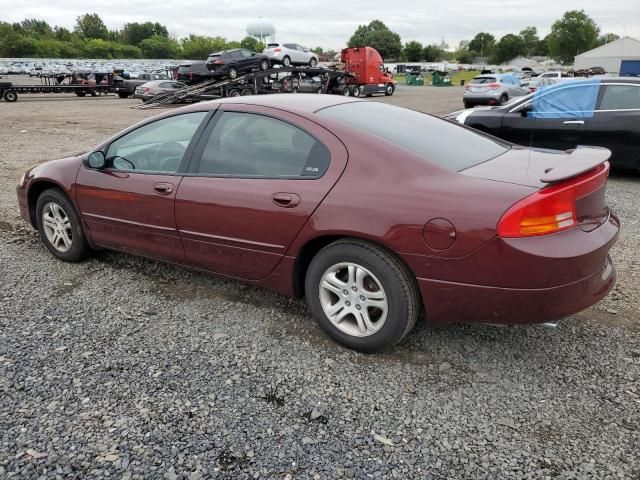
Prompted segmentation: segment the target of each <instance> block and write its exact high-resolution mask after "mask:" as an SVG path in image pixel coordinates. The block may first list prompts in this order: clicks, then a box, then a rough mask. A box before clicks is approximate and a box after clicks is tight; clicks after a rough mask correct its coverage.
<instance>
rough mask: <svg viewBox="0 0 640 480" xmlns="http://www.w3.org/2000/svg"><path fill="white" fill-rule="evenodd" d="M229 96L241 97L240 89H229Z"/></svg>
mask: <svg viewBox="0 0 640 480" xmlns="http://www.w3.org/2000/svg"><path fill="white" fill-rule="evenodd" d="M229 96H230V97H239V96H240V90H238V89H237V88H234V89H233V90H230V91H229Z"/></svg>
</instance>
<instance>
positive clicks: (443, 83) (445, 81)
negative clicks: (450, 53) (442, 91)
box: [431, 72, 451, 87]
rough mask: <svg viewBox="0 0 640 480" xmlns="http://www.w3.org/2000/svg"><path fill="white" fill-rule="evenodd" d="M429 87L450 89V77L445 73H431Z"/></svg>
mask: <svg viewBox="0 0 640 480" xmlns="http://www.w3.org/2000/svg"><path fill="white" fill-rule="evenodd" d="M431 85H433V86H434V87H450V86H451V77H450V76H449V74H448V73H445V72H433V75H432V81H431Z"/></svg>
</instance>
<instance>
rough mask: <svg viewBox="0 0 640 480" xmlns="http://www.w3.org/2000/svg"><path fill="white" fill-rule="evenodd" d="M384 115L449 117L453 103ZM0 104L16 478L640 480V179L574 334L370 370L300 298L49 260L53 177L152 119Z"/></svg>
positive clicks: (537, 335) (433, 92)
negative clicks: (51, 166) (44, 168)
mask: <svg viewBox="0 0 640 480" xmlns="http://www.w3.org/2000/svg"><path fill="white" fill-rule="evenodd" d="M384 101H391V102H393V103H398V104H402V105H404V106H409V107H412V108H416V109H420V110H425V111H430V112H433V113H445V112H447V111H451V110H454V109H457V108H459V104H460V91H459V89H457V88H453V87H452V88H441V89H438V88H433V87H431V88H429V87H424V88H414V89H411V88H400V89H399V90H398V91H397V92H396V95H394V96H393V97H391V98H390V99H388V98H387V99H384ZM134 103H135V102H134V101H133V100H121V99H118V98H115V97H113V96H107V97H100V98H86V99H77V98H75V97H74V98H72V97H54V96H47V97H39V96H33V97H28V96H24V97H21V98H20V100H19V101H18V102H17V103H15V104H6V103H4V102H2V103H0V115H2V128H1V129H0V145H2V146H3V148H2V149H1V150H0V167H2V168H0V186H1V187H2V188H0V214H1V215H2V220H1V221H0V242H2V248H1V249H0V271H1V272H2V274H1V275H0V292H1V293H0V398H1V399H2V400H1V401H0V478H20V479H22V478H104V477H109V478H124V479H127V478H161V479H162V478H164V479H178V478H181V479H199V478H234V479H236V478H245V479H250V478H275V479H303V478H304V479H306V478H310V479H313V478H320V479H334V478H419V479H434V480H439V479H458V478H468V479H482V478H486V479H499V478H518V479H521V478H530V479H536V480H537V479H544V478H594V479H607V478H616V479H617V478H627V479H638V478H640V456H639V455H638V451H640V385H639V382H638V378H639V375H640V328H638V327H639V325H640V318H639V317H640V310H639V307H638V302H639V300H640V287H639V285H640V282H639V281H638V277H639V271H640V261H638V259H637V256H636V252H637V249H638V244H639V239H640V221H639V217H638V208H637V205H638V203H637V202H638V198H640V176H638V175H636V174H624V175H623V174H614V175H612V178H611V180H610V185H609V197H610V203H611V205H612V206H613V208H614V209H615V210H616V212H617V213H618V214H619V216H620V217H621V219H622V223H623V230H622V233H621V237H620V241H619V242H618V244H617V245H616V247H615V249H614V251H613V257H614V261H615V263H616V265H617V267H618V270H619V274H620V279H619V284H618V286H617V287H616V289H615V290H614V292H613V293H612V295H610V296H609V297H608V298H607V299H606V300H605V301H604V302H602V303H601V304H600V305H597V306H595V307H594V308H591V309H589V310H587V311H585V312H582V313H580V314H578V315H575V316H574V317H572V318H570V319H568V320H567V321H565V322H563V323H561V324H560V326H559V327H558V328H557V329H556V330H555V331H549V330H546V329H544V328H542V327H517V328H516V327H514V328H498V327H490V326H483V325H454V326H448V327H444V328H437V329H434V328H428V327H425V326H424V325H420V326H418V327H417V328H416V330H415V331H414V332H413V333H412V334H411V335H409V337H408V338H407V339H406V340H405V341H404V342H403V343H402V344H401V345H399V346H398V347H397V348H395V349H394V350H392V351H390V352H388V353H385V354H382V355H362V354H357V353H354V352H351V351H348V350H345V349H342V348H340V347H338V346H337V345H335V344H333V343H332V342H330V341H329V340H327V339H325V337H324V336H323V335H322V333H321V332H320V331H319V329H318V327H317V326H316V324H315V323H314V322H313V321H312V320H311V319H310V318H309V314H308V312H307V309H306V307H305V306H304V304H303V303H302V302H298V301H294V300H290V299H288V298H285V297H282V296H279V295H275V294H273V293H270V292H268V291H264V290H259V289H255V288H253V287H250V286H247V285H244V284H242V283H239V282H235V281H230V280H225V279H221V278H218V277H213V276H206V275H202V274H198V273H192V272H189V271H186V270H181V269H177V268H174V267H170V266H167V265H163V264H160V263H156V262H152V261H147V260H143V259H139V258H135V257H131V256H126V255H121V254H113V253H107V252H104V253H101V254H99V255H98V256H97V257H96V258H94V259H91V260H88V261H86V262H84V263H82V264H77V265H69V264H64V263H62V262H58V261H55V260H54V259H53V257H52V256H51V255H50V254H49V253H48V252H47V251H46V249H45V248H44V246H43V245H42V244H41V243H40V241H39V240H38V238H37V236H36V235H35V233H34V232H32V231H31V230H30V229H28V228H27V227H26V226H24V225H23V224H22V222H21V221H20V219H19V217H18V213H17V205H16V200H15V193H14V186H15V184H16V183H17V181H18V178H19V177H20V175H21V174H22V172H23V171H24V170H25V169H26V168H27V167H29V166H30V165H32V164H34V163H37V162H39V161H42V160H45V159H48V158H55V157H59V156H62V155H65V154H67V153H73V152H79V151H83V150H87V149H88V148H90V147H91V145H93V144H96V143H98V142H99V141H100V140H102V139H104V138H105V137H106V136H108V135H110V134H112V133H115V132H116V131H118V130H119V129H121V128H123V127H125V126H127V125H129V124H131V123H133V122H134V121H136V120H138V119H141V118H144V117H146V116H148V115H152V114H154V113H156V112H157V111H153V112H150V111H137V110H131V109H128V108H126V107H127V106H128V105H132V104H134Z"/></svg>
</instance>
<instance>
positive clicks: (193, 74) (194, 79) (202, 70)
mask: <svg viewBox="0 0 640 480" xmlns="http://www.w3.org/2000/svg"><path fill="white" fill-rule="evenodd" d="M212 77H213V74H212V73H211V72H210V71H209V69H207V64H206V62H192V63H187V64H184V65H180V66H179V67H178V81H180V82H182V83H185V84H187V85H195V84H196V83H200V82H204V81H206V80H211V78H212Z"/></svg>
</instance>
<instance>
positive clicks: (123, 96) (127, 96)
mask: <svg viewBox="0 0 640 480" xmlns="http://www.w3.org/2000/svg"><path fill="white" fill-rule="evenodd" d="M118 96H119V97H120V98H129V93H127V92H118Z"/></svg>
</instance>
